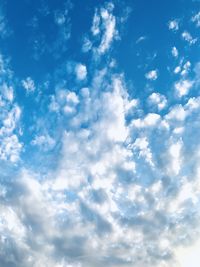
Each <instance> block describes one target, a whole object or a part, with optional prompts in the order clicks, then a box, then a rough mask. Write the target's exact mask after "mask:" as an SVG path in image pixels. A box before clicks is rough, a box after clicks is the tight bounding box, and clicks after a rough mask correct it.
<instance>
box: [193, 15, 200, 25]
mask: <svg viewBox="0 0 200 267" xmlns="http://www.w3.org/2000/svg"><path fill="white" fill-rule="evenodd" d="M191 20H192V22H194V23H196V26H197V27H200V12H198V13H197V14H196V15H194V16H193V17H192V19H191Z"/></svg>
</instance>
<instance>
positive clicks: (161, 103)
mask: <svg viewBox="0 0 200 267" xmlns="http://www.w3.org/2000/svg"><path fill="white" fill-rule="evenodd" d="M148 102H149V104H150V105H155V106H157V108H158V110H162V109H164V108H165V107H166V105H167V99H166V97H165V96H164V95H162V94H159V93H155V92H154V93H152V94H151V95H150V96H149V98H148Z"/></svg>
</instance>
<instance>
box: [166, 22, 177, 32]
mask: <svg viewBox="0 0 200 267" xmlns="http://www.w3.org/2000/svg"><path fill="white" fill-rule="evenodd" d="M168 28H169V30H171V31H178V29H179V21H178V20H177V19H175V20H170V21H169V22H168Z"/></svg>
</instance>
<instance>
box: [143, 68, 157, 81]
mask: <svg viewBox="0 0 200 267" xmlns="http://www.w3.org/2000/svg"><path fill="white" fill-rule="evenodd" d="M145 77H146V79H148V80H152V81H155V80H157V78H158V71H157V70H151V71H149V72H147V73H146V74H145Z"/></svg>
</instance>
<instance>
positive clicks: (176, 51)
mask: <svg viewBox="0 0 200 267" xmlns="http://www.w3.org/2000/svg"><path fill="white" fill-rule="evenodd" d="M171 53H172V56H173V57H175V58H177V57H178V49H177V48H176V47H175V46H173V47H172V50H171Z"/></svg>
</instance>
